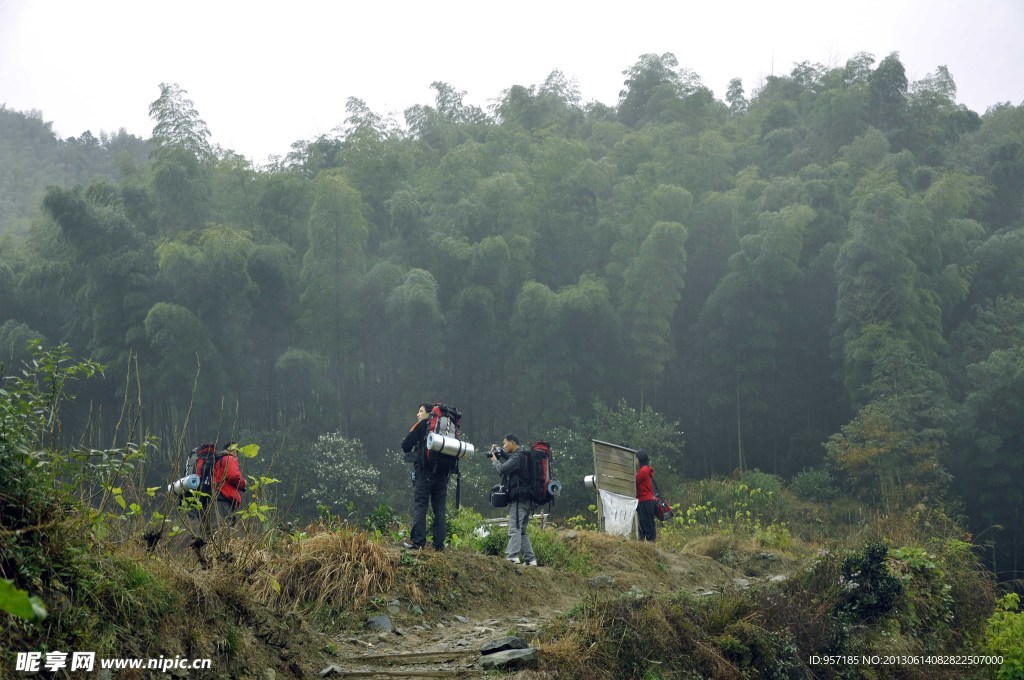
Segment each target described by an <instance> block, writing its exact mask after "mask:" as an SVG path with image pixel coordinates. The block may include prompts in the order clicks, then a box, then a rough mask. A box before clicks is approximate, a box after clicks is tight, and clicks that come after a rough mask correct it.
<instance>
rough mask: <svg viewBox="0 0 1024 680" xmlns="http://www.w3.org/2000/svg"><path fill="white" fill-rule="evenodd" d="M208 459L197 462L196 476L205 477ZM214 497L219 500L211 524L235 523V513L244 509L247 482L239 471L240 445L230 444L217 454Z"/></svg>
mask: <svg viewBox="0 0 1024 680" xmlns="http://www.w3.org/2000/svg"><path fill="white" fill-rule="evenodd" d="M205 463H206V459H205V458H203V457H200V458H199V459H198V460H197V461H196V474H197V475H199V476H200V477H202V476H203V465H204V464H205ZM212 482H213V496H214V497H215V498H216V499H217V502H216V504H215V507H214V508H208V510H210V512H209V516H210V519H211V523H212V524H213V525H214V526H215V527H218V526H220V525H221V524H223V523H225V522H226V523H227V524H229V525H233V524H234V523H235V516H234V512H235V511H236V510H238V509H239V508H241V507H242V492H243V491H245V487H246V482H245V477H243V476H242V472H241V471H240V470H239V469H238V443H237V442H228V444H227V446H225V447H224V450H223V451H221V452H220V453H218V454H217V456H216V459H215V461H214V464H213V479H212Z"/></svg>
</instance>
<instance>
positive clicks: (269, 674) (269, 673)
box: [260, 668, 277, 680]
mask: <svg viewBox="0 0 1024 680" xmlns="http://www.w3.org/2000/svg"><path fill="white" fill-rule="evenodd" d="M260 677H262V678H263V680H277V671H275V670H274V669H273V668H266V669H264V670H263V675H262V676H260Z"/></svg>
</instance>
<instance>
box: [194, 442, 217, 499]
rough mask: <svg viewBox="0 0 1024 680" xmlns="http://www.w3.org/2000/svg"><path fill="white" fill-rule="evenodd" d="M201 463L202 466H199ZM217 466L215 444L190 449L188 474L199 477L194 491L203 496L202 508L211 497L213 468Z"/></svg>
mask: <svg viewBox="0 0 1024 680" xmlns="http://www.w3.org/2000/svg"><path fill="white" fill-rule="evenodd" d="M200 461H202V463H203V464H202V466H200V465H199V463H200ZM216 464H217V444H215V443H206V444H200V445H199V446H197V447H196V448H194V449H192V453H191V455H189V458H188V469H187V472H188V474H193V473H195V474H197V475H199V488H198V489H196V491H198V492H200V493H202V494H205V495H204V496H201V499H202V502H203V506H204V507H205V506H206V503H207V501H208V500H209V499H210V498H212V497H213V468H214V466H215V465H216Z"/></svg>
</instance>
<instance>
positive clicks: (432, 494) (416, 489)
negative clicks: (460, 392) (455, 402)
mask: <svg viewBox="0 0 1024 680" xmlns="http://www.w3.org/2000/svg"><path fill="white" fill-rule="evenodd" d="M459 418H461V414H460V413H459V412H458V411H457V410H456V409H452V408H449V407H447V406H445V405H444V404H432V403H430V402H423V403H422V404H420V406H419V409H418V410H417V411H416V422H415V423H414V424H413V426H412V427H411V428H409V433H408V434H407V435H405V439H403V440H402V451H403V453H404V454H405V456H404V460H405V461H406V462H407V463H414V468H413V483H412V528H411V529H410V531H409V541H408V542H406V543H403V544H402V546H403V547H404V548H407V549H410V550H420V549H422V548H424V547H426V545H427V506H428V505H429V506H430V509H431V510H432V511H433V513H434V522H433V525H432V526H431V534H432V538H433V547H434V550H436V551H438V552H441V551H443V550H444V540H445V533H446V532H447V529H448V525H447V521H446V516H445V513H446V511H447V504H448V477H449V476H450V475H451V473H452V471H453V470H454V469H456V467H457V465H458V458H456V457H452V456H449V455H444V454H443V453H439V452H437V451H431V450H429V449H428V448H427V435H428V434H430V433H433V432H436V433H438V434H443V435H446V436H449V435H451V436H454V435H455V434H456V433H457V425H458V420H459Z"/></svg>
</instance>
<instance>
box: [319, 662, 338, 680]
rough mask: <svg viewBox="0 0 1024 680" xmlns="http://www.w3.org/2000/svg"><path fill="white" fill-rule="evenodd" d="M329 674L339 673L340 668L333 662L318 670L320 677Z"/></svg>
mask: <svg viewBox="0 0 1024 680" xmlns="http://www.w3.org/2000/svg"><path fill="white" fill-rule="evenodd" d="M331 675H341V669H340V668H338V667H337V666H335V665H334V664H333V663H332V664H331V665H330V666H328V667H327V668H325V669H323V670H322V671H320V677H321V678H326V677H329V676H331Z"/></svg>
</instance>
